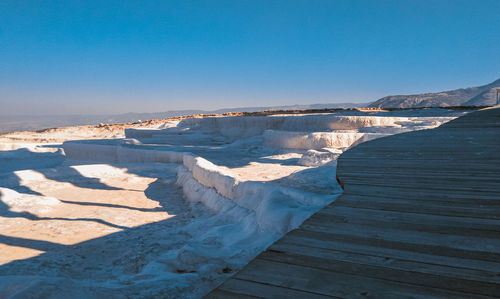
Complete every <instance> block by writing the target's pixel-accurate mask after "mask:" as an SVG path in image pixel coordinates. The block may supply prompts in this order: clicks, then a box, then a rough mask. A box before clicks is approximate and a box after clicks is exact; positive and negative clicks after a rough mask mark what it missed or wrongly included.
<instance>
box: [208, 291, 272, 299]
mask: <svg viewBox="0 0 500 299" xmlns="http://www.w3.org/2000/svg"><path fill="white" fill-rule="evenodd" d="M204 298H207V299H217V298H237V299H255V298H264V297H255V296H249V295H244V294H240V293H233V292H229V291H225V290H221V289H215V290H213V291H212V292H210V293H209V294H208V295H206V296H205V297H204Z"/></svg>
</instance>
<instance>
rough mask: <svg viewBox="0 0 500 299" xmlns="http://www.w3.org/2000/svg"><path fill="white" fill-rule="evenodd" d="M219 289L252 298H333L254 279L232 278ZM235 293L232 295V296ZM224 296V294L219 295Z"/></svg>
mask: <svg viewBox="0 0 500 299" xmlns="http://www.w3.org/2000/svg"><path fill="white" fill-rule="evenodd" d="M219 290H222V291H225V292H228V293H230V294H240V295H241V294H243V295H245V296H252V298H254V297H257V298H262V297H265V298H311V299H324V298H331V297H328V296H324V295H321V294H315V293H311V292H303V291H297V290H293V289H290V288H283V287H279V286H273V285H268V284H260V283H257V282H253V281H248V280H241V279H237V278H235V279H231V280H228V282H227V283H225V284H224V285H222V286H221V287H220V288H219ZM232 296H234V295H230V297H232ZM218 297H219V298H220V297H224V296H222V295H219V296H218Z"/></svg>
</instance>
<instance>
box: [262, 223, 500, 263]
mask: <svg viewBox="0 0 500 299" xmlns="http://www.w3.org/2000/svg"><path fill="white" fill-rule="evenodd" d="M280 244H294V245H299V246H301V245H303V246H306V244H307V246H308V247H317V248H322V249H333V250H340V251H345V252H352V253H360V254H367V253H369V254H371V255H375V256H379V257H383V258H388V257H389V258H397V259H403V260H408V261H415V262H421V263H429V264H434V265H442V266H449V267H453V268H461V269H475V270H485V271H489V272H498V271H500V261H483V260H478V259H471V258H466V257H464V256H458V257H457V256H456V255H438V254H436V253H434V252H430V253H426V251H422V250H419V249H421V248H414V247H412V246H394V244H391V243H389V244H387V243H382V242H380V243H377V244H373V243H370V242H369V240H359V239H357V240H356V239H348V240H342V239H341V238H335V239H334V238H331V237H330V236H329V235H324V234H320V233H310V232H307V231H302V230H295V231H292V232H290V233H288V234H287V236H286V238H282V239H281V240H279V241H278V242H276V243H275V245H280ZM384 245H392V246H384ZM396 245H397V244H396ZM269 249H271V250H274V249H275V248H274V245H273V246H271V247H270V248H269ZM276 250H278V251H279V249H276ZM304 250H307V249H306V248H305V249H304Z"/></svg>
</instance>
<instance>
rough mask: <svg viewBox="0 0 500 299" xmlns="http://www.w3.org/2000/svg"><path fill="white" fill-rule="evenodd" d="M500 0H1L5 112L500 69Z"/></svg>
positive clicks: (270, 98)
mask: <svg viewBox="0 0 500 299" xmlns="http://www.w3.org/2000/svg"><path fill="white" fill-rule="evenodd" d="M499 54H500V1H498V0H491V1H489V0H475V1H473V0H468V1H464V0H454V1H444V0H443V1H438V0H434V1H425V0H424V1H405V0H399V1H396V0H395V1H368V0H367V1H335V0H332V1H327V0H324V1H314V0H308V1H9V0H7V1H5V0H4V1H0V115H2V114H3V115H5V114H66V113H72V114H73V113H95V114H101V113H124V112H130V111H135V112H155V111H157V112H158V111H165V110H172V109H215V108H222V107H238V106H266V105H288V104H308V103H334V102H368V101H374V100H376V99H378V98H380V97H382V96H385V95H389V94H409V93H420V92H431V91H440V90H446V89H455V88H460V87H467V86H475V85H482V84H486V83H490V82H491V81H494V80H495V79H498V78H499V77H500V55H499Z"/></svg>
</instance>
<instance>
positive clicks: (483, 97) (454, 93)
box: [368, 79, 500, 108]
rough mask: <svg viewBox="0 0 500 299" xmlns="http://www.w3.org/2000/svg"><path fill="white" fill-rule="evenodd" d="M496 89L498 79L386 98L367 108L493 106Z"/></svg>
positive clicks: (499, 85) (499, 81)
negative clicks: (431, 91) (478, 83)
mask: <svg viewBox="0 0 500 299" xmlns="http://www.w3.org/2000/svg"><path fill="white" fill-rule="evenodd" d="M496 88H498V89H499V90H500V79H498V80H496V81H495V82H492V83H490V84H487V85H483V86H478V87H469V88H460V89H455V90H450V91H443V92H436V93H423V94H414V95H395V96H387V97H383V98H381V99H379V100H377V101H375V102H373V103H371V104H370V105H368V107H376V108H417V107H449V106H493V105H495V104H496Z"/></svg>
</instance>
